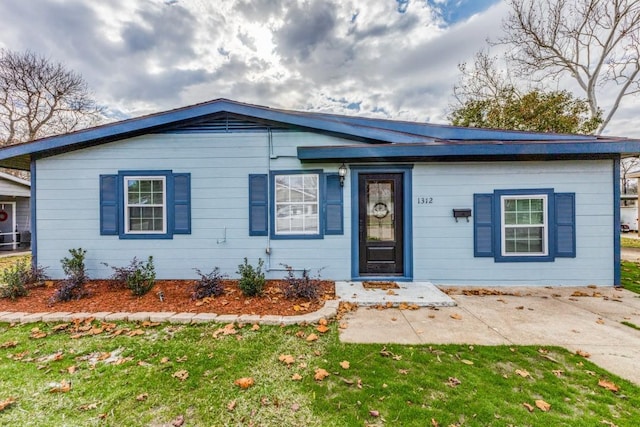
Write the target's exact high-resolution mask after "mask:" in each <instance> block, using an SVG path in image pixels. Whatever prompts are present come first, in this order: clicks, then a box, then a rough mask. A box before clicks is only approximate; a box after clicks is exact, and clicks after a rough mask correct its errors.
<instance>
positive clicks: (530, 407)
mask: <svg viewBox="0 0 640 427" xmlns="http://www.w3.org/2000/svg"><path fill="white" fill-rule="evenodd" d="M522 406H524V407H525V408H527V411H529V412H533V410H534V409H535V408H534V407H533V406H531V405H529V404H528V403H527V402H525V403H523V404H522Z"/></svg>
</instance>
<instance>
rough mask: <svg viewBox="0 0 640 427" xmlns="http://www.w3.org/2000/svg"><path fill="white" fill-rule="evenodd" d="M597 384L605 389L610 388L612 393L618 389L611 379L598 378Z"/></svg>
mask: <svg viewBox="0 0 640 427" xmlns="http://www.w3.org/2000/svg"><path fill="white" fill-rule="evenodd" d="M598 385H599V386H600V387H602V388H606V389H607V390H610V391H612V392H614V393H617V392H618V391H619V390H620V387H618V386H617V385H615V384H614V383H612V382H611V381H607V380H602V379H601V380H600V381H598Z"/></svg>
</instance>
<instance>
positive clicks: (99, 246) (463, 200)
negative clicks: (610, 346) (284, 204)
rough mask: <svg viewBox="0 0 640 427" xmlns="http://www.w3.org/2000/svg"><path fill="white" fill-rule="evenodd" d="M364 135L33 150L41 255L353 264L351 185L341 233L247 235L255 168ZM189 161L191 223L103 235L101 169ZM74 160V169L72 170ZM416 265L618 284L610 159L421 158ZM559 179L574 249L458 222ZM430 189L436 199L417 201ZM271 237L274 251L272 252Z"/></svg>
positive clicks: (273, 274)
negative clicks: (507, 196)
mask: <svg viewBox="0 0 640 427" xmlns="http://www.w3.org/2000/svg"><path fill="white" fill-rule="evenodd" d="M341 144H342V145H344V144H349V145H357V144H358V143H355V142H353V141H345V140H342V139H339V138H334V137H328V136H323V135H319V134H313V133H306V132H274V133H273V146H272V147H269V139H268V135H267V133H241V134H162V135H147V136H144V137H138V138H134V139H129V140H125V141H120V142H114V143H110V144H105V145H101V146H97V147H93V148H87V149H83V150H78V151H74V152H71V153H67V154H62V155H58V156H54V157H49V158H44V159H41V160H38V161H37V171H38V174H37V186H36V191H37V197H38V205H37V209H38V215H37V226H38V263H39V264H41V265H43V266H49V267H50V269H49V270H48V272H49V273H50V274H52V275H53V276H54V277H58V278H59V277H61V276H62V271H61V268H60V262H59V261H60V259H61V258H63V257H65V256H67V255H68V252H67V251H68V249H69V248H74V247H82V248H85V249H87V250H88V253H87V267H88V268H89V274H90V275H91V276H92V277H96V278H98V277H106V276H108V275H109V274H110V272H111V270H110V269H108V268H107V267H105V266H104V265H102V264H101V263H102V262H107V263H109V264H110V265H114V266H121V265H125V264H128V263H129V261H130V260H131V259H132V258H133V257H134V256H137V257H138V258H146V257H147V256H149V255H153V256H154V259H155V265H156V268H157V273H158V277H159V278H175V279H187V278H194V277H195V271H194V269H195V268H199V269H201V270H210V269H212V268H213V267H215V266H218V267H220V268H221V270H222V271H223V273H226V274H228V275H230V276H232V277H235V276H237V275H236V270H237V266H238V264H240V263H241V262H242V260H243V258H244V257H248V258H249V261H250V262H251V263H254V264H255V263H256V262H257V259H258V258H262V259H264V260H265V261H266V265H267V267H268V268H269V269H270V270H271V271H270V272H269V274H268V276H269V277H270V278H281V277H283V276H284V275H285V272H284V271H283V270H284V268H283V266H282V265H281V264H287V265H291V266H293V267H294V268H297V269H302V268H306V269H311V270H312V274H315V273H316V272H317V271H318V270H320V269H321V270H322V271H321V273H320V274H321V276H322V277H324V278H328V279H336V280H340V279H350V276H351V259H352V257H351V254H352V251H351V247H350V246H351V233H352V229H351V226H350V225H349V224H351V223H352V221H351V195H350V194H349V191H350V188H351V185H350V180H351V176H350V174H348V175H347V178H346V182H345V185H344V188H343V191H344V207H343V208H344V224H345V230H344V234H343V235H325V236H324V238H323V239H317V240H271V239H269V237H268V236H249V232H248V226H249V220H248V214H249V211H248V199H247V198H248V176H249V174H268V173H269V171H270V170H300V169H323V170H324V172H337V169H338V167H339V166H340V164H341V162H340V163H311V164H301V163H300V161H299V160H298V159H297V157H296V148H297V146H299V145H304V146H314V145H315V146H331V145H341ZM128 169H135V170H161V169H164V170H172V171H173V172H174V173H180V172H188V173H191V218H192V224H191V229H192V233H191V234H190V235H175V236H173V239H171V240H120V239H118V236H100V224H99V210H98V209H99V191H98V184H99V176H100V174H114V173H117V172H118V170H128ZM70 171H72V173H71V172H70ZM411 173H412V178H413V179H412V181H413V188H412V194H413V198H414V200H413V201H412V209H413V230H412V235H413V242H412V243H413V277H414V280H429V281H432V282H434V283H436V284H462V285H483V286H489V285H525V284H532V285H549V284H553V285H588V284H596V285H611V284H613V275H614V271H613V234H612V233H613V232H614V227H613V221H614V216H613V209H614V207H613V206H612V204H611V203H612V202H611V200H612V199H613V195H612V191H613V162H612V161H610V160H594V161H548V162H542V161H535V162H486V163H481V162H477V163H417V164H415V165H414V167H413V169H412V172H411ZM527 188H553V189H554V191H555V192H569V193H575V196H576V235H577V239H576V243H577V248H576V251H577V256H576V258H558V259H556V260H555V261H554V262H547V263H496V262H494V260H493V258H475V257H474V256H473V218H471V221H470V222H466V221H465V220H464V219H462V220H459V221H458V222H457V223H456V222H455V220H454V218H453V217H452V209H454V208H456V209H457V208H472V207H473V195H474V194H476V193H492V192H493V191H494V190H499V189H527ZM418 197H430V198H432V199H433V203H431V204H418V203H417V198H418ZM267 249H268V250H269V252H270V254H267Z"/></svg>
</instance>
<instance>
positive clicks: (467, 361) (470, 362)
mask: <svg viewBox="0 0 640 427" xmlns="http://www.w3.org/2000/svg"><path fill="white" fill-rule="evenodd" d="M460 361H461V362H462V363H464V364H465V365H473V362H472V361H471V360H468V359H460Z"/></svg>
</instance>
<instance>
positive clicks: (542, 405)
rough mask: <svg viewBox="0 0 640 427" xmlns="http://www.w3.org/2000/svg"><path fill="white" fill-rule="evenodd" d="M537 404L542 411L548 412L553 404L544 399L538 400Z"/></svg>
mask: <svg viewBox="0 0 640 427" xmlns="http://www.w3.org/2000/svg"><path fill="white" fill-rule="evenodd" d="M536 406H537V407H538V409H540V410H541V411H542V412H547V411H548V410H549V409H551V404H549V403H547V402H545V401H544V400H536Z"/></svg>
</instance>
